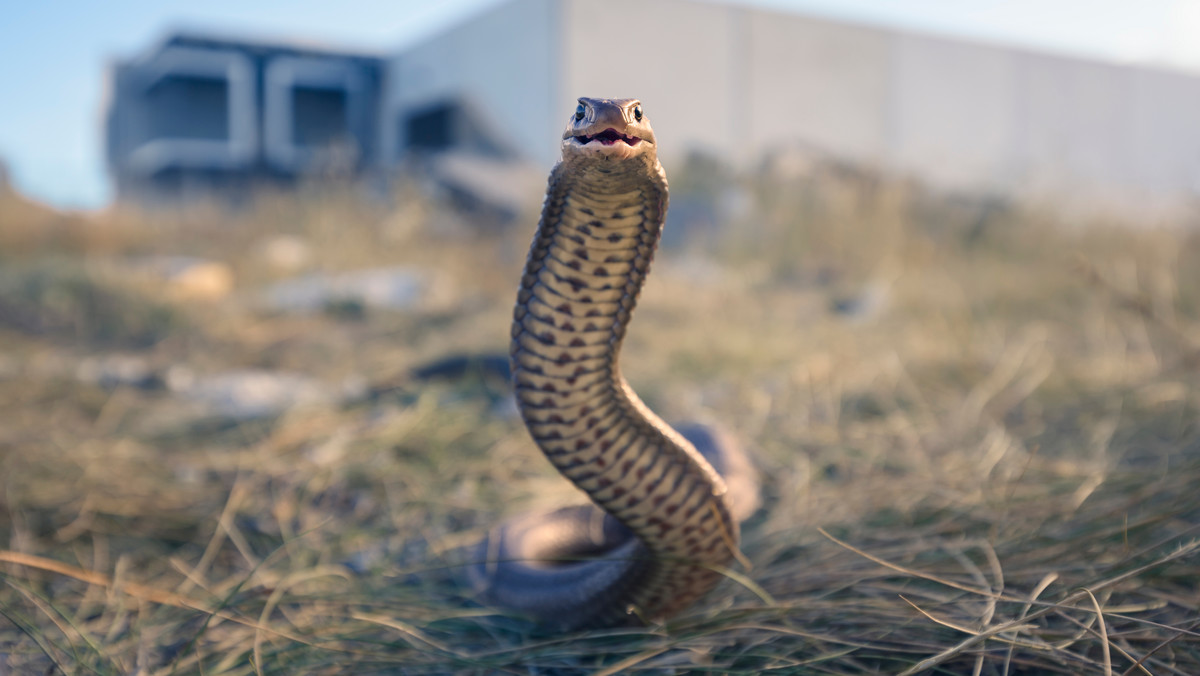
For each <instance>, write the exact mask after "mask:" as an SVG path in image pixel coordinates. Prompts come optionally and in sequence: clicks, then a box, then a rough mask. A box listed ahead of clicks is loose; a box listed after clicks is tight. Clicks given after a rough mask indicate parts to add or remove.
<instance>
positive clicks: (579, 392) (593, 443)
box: [472, 98, 757, 627]
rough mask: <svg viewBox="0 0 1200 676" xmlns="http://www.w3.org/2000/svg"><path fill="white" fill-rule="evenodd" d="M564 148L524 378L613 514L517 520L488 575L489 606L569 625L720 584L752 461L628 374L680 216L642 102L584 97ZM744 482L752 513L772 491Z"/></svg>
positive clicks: (523, 302)
mask: <svg viewBox="0 0 1200 676" xmlns="http://www.w3.org/2000/svg"><path fill="white" fill-rule="evenodd" d="M562 153H563V155H562V161H560V162H559V163H558V164H557V165H555V167H554V169H553V171H552V172H551V174H550V180H549V187H548V190H547V193H546V200H545V203H544V205H543V209H542V217H541V221H540V222H539V224H538V229H537V233H536V235H535V236H534V240H533V244H532V246H531V248H530V252H529V258H528V260H527V263H526V266H525V271H524V275H523V276H522V278H521V286H520V290H519V292H518V296H517V304H516V308H515V310H514V314H513V329H512V353H511V359H512V366H513V379H514V384H515V388H516V397H517V402H518V406H519V408H520V411H521V415H522V417H523V418H524V420H525V424H526V425H527V427H528V428H529V431H530V433H531V434H532V436H533V438H534V440H535V441H536V442H537V444H538V446H539V447H540V448H541V450H542V452H543V453H545V455H546V457H547V458H549V459H550V461H551V462H552V463H553V464H554V466H555V467H556V468H558V470H559V471H560V472H561V473H562V474H563V475H564V476H566V477H567V478H569V479H570V480H571V481H573V482H574V483H575V484H576V485H577V486H578V487H579V488H581V489H583V490H584V491H585V492H586V493H587V494H588V495H589V496H590V497H591V499H592V500H593V502H595V504H596V505H598V506H599V507H600V508H601V509H602V510H603V512H600V511H598V510H596V509H595V508H593V507H590V506H586V507H578V508H568V509H565V510H559V511H557V512H554V513H553V514H549V515H537V516H532V517H526V518H524V519H518V520H516V521H514V522H511V523H509V524H507V525H505V526H502V527H501V528H499V529H497V530H496V531H495V532H493V533H492V534H491V535H490V536H489V538H488V540H487V542H485V543H484V545H483V546H482V548H483V551H484V552H485V553H486V556H484V557H482V558H483V559H484V560H483V561H482V562H480V563H479V564H478V565H476V566H474V568H473V569H472V578H473V580H474V582H475V584H476V586H477V587H478V588H479V589H480V590H481V591H482V592H483V594H484V596H485V599H486V600H488V601H489V602H491V603H494V604H496V605H500V606H505V607H509V608H513V609H516V610H519V611H523V612H525V613H527V614H530V615H533V616H535V617H537V618H539V619H541V620H542V621H544V622H548V623H551V624H556V625H558V626H561V627H579V626H597V625H610V624H617V623H622V622H628V621H630V619H629V618H631V617H636V616H640V617H642V618H643V619H647V620H653V619H660V618H663V617H666V616H669V615H670V614H672V613H674V612H677V611H679V610H681V609H683V608H684V607H686V606H688V605H689V604H691V603H692V602H693V601H694V600H695V599H696V598H698V597H699V596H700V595H702V594H704V593H705V592H707V591H708V590H709V589H710V588H712V587H713V585H715V584H716V583H717V582H718V581H719V579H720V577H721V574H720V572H719V569H720V568H721V567H724V566H726V565H727V564H728V563H729V561H730V560H731V559H732V558H733V557H734V556H735V554H736V552H737V547H738V521H737V519H736V518H735V513H734V511H733V508H732V507H733V506H732V503H731V501H730V499H729V497H728V496H727V492H726V483H725V481H724V480H723V479H722V476H721V474H719V473H718V470H721V471H722V472H731V473H737V474H739V475H744V474H747V473H748V472H749V466H748V463H746V462H745V461H744V459H743V458H742V457H741V455H740V453H739V452H737V451H736V450H735V449H733V447H732V446H731V445H729V444H727V443H724V441H723V438H722V437H721V436H720V435H719V434H717V433H715V432H713V431H711V430H709V429H707V428H703V427H693V428H687V429H686V430H685V432H687V437H690V439H689V438H685V436H684V435H683V434H680V432H677V431H676V430H674V429H672V428H671V427H670V426H668V425H667V424H666V423H664V422H663V421H662V420H661V419H659V418H658V416H656V415H655V414H654V413H653V412H651V411H650V410H649V409H648V408H647V407H646V406H645V405H644V404H643V403H642V402H641V400H639V399H638V397H637V395H636V394H634V392H633V390H631V389H630V388H629V386H628V385H627V384H626V382H625V379H624V378H623V377H622V375H621V371H620V366H619V364H618V356H619V354H620V349H621V344H622V341H623V339H624V337H625V330H626V327H627V325H628V324H629V320H630V316H631V314H632V312H633V309H634V306H635V305H636V303H637V298H638V294H639V293H640V291H641V288H642V285H643V283H644V281H645V279H646V275H647V273H648V272H649V269H650V262H651V259H652V258H653V255H654V250H655V247H656V246H657V243H658V240H659V236H660V234H661V231H662V226H663V220H664V218H665V216H666V211H667V180H666V175H665V174H664V172H663V169H662V165H660V164H659V162H658V159H657V146H656V145H655V138H654V132H653V131H652V130H651V128H650V125H649V121H648V120H647V119H646V118H645V116H644V114H643V113H642V109H641V104H640V103H639V102H638V101H636V100H632V99H620V100H611V99H589V98H583V99H580V100H579V106H578V108H577V109H576V111H575V114H574V115H573V116H572V118H571V120H570V121H569V122H568V125H567V129H566V131H565V132H564V134H563V142H562ZM697 447H699V450H697ZM706 456H707V458H708V459H706ZM714 464H715V465H717V467H716V468H714V466H713V465H714ZM738 482H739V485H747V486H749V488H748V489H746V490H744V491H743V492H746V493H748V495H746V496H742V497H740V498H735V502H736V503H737V507H738V510H737V512H738V514H740V515H742V516H744V515H745V513H746V512H747V510H752V509H753V507H754V505H755V504H756V502H757V490H756V488H753V486H754V484H753V482H752V481H744V480H742V479H740V478H739V479H738ZM580 559H586V560H580Z"/></svg>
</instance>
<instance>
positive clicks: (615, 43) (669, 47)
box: [555, 0, 745, 164]
mask: <svg viewBox="0 0 1200 676" xmlns="http://www.w3.org/2000/svg"><path fill="white" fill-rule="evenodd" d="M739 13H740V12H739V11H738V10H735V9H732V8H729V7H724V6H720V5H708V4H698V3H693V2H684V1H681V0H656V1H654V2H646V1H644V0H605V1H604V2H596V1H595V0H566V1H565V2H563V15H562V21H563V32H562V35H563V45H562V46H563V52H562V54H563V61H562V65H563V71H562V73H563V78H562V82H563V86H562V95H561V97H560V98H559V99H558V107H559V111H560V113H561V114H560V115H559V117H560V118H561V119H560V121H559V123H558V124H557V125H556V126H555V129H556V130H559V129H561V128H562V127H563V126H565V124H566V121H567V117H568V115H569V114H570V112H571V111H573V110H574V109H575V99H576V98H577V97H580V96H593V97H606V98H637V99H641V101H642V103H643V105H644V108H645V110H646V114H647V115H648V116H649V117H650V122H651V124H652V125H653V126H654V135H655V137H656V138H657V139H658V144H659V147H660V148H661V149H662V153H661V154H662V159H663V162H664V164H669V163H670V162H671V161H673V160H677V159H678V158H680V157H681V156H682V155H683V153H684V151H685V149H688V148H700V149H705V150H710V151H713V152H721V153H724V152H727V151H728V150H729V148H730V145H731V140H732V139H735V138H737V136H738V126H739V125H740V124H741V120H740V117H738V116H735V109H736V108H737V107H736V106H735V105H734V104H735V100H736V99H735V96H734V94H735V93H736V92H737V91H738V83H737V80H738V79H739V78H744V77H745V74H744V71H743V70H742V69H741V68H738V61H737V60H735V59H734V58H732V53H733V48H734V44H735V39H736V38H737V31H736V25H735V24H734V23H733V22H732V21H731V19H733V18H734V17H736V16H737V15H738V14H739Z"/></svg>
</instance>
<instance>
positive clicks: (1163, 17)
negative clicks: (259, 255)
mask: <svg viewBox="0 0 1200 676" xmlns="http://www.w3.org/2000/svg"><path fill="white" fill-rule="evenodd" d="M502 1H503V0H440V1H438V2H433V1H430V0H341V1H340V2H337V3H332V2H328V0H286V1H285V0H206V1H205V2H204V3H203V4H201V3H198V2H194V1H193V2H182V1H179V0H107V1H106V2H95V1H94V0H46V1H45V2H25V3H19V2H10V3H6V6H5V7H4V8H3V9H0V57H2V58H0V161H3V162H4V163H5V164H6V165H7V168H8V170H9V174H10V177H11V179H12V181H13V183H14V184H15V186H16V187H17V189H18V190H20V191H21V192H23V193H24V194H26V195H28V196H30V197H32V198H34V199H37V200H39V201H43V202H46V203H49V204H52V205H54V206H57V207H60V208H67V209H90V208H98V207H102V206H104V205H105V204H106V203H107V202H108V201H109V199H111V196H112V189H111V186H110V185H109V182H108V179H107V178H106V176H105V173H104V161H103V137H102V131H101V119H102V112H103V104H104V69H105V67H106V64H107V63H109V62H110V61H111V60H112V59H114V58H121V57H128V56H131V55H135V54H137V53H139V52H141V51H142V50H144V49H146V48H147V47H149V46H150V45H151V44H153V43H154V42H155V41H156V40H158V39H159V38H161V37H162V36H163V35H165V34H166V33H167V32H168V31H170V30H172V29H175V28H193V29H196V28H199V29H215V30H221V31H231V32H236V33H238V34H245V35H252V36H266V37H280V38H287V39H300V40H303V41H306V42H312V43H317V44H326V45H331V46H335V47H344V48H350V49H355V50H372V51H381V52H385V53H386V52H391V51H395V50H399V49H401V48H403V47H404V46H405V45H407V44H412V43H414V42H418V41H420V40H422V39H424V38H426V37H428V36H432V35H434V34H436V33H437V32H438V31H439V30H442V29H444V28H446V27H447V26H450V25H452V24H454V23H456V22H457V21H460V20H462V19H464V18H466V17H469V16H471V15H473V14H475V13H478V12H479V11H481V10H482V9H484V8H486V7H489V6H492V5H495V4H498V3H499V2H502ZM597 1H599V0H597ZM649 1H654V0H649ZM730 1H731V2H734V3H736V4H740V5H747V6H757V7H766V8H771V9H777V10H782V11H794V12H800V13H806V14H811V15H816V16H824V17H830V18H835V19H846V20H851V21H857V22H862V23H869V24H875V25H880V26H890V27H898V28H906V29H913V30H919V31H924V32H931V33H937V34H942V35H950V36H958V37H963V38H967V39H978V40H984V41H987V42H992V43H999V44H1010V45H1018V46H1024V47H1032V48H1035V49H1041V50H1046V51H1051V52H1057V53H1065V54H1073V55H1077V56H1083V57H1088V58H1096V59H1102V60H1107V61H1116V62H1121V63H1142V64H1153V65H1158V66H1165V67H1170V68H1177V69H1184V70H1188V71H1193V72H1195V73H1196V74H1197V75H1200V0H903V1H901V0H730Z"/></svg>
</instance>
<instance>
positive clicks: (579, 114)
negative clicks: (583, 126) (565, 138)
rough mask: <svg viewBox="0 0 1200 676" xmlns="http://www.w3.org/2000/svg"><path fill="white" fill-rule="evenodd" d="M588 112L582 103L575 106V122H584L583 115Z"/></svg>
mask: <svg viewBox="0 0 1200 676" xmlns="http://www.w3.org/2000/svg"><path fill="white" fill-rule="evenodd" d="M586 112H587V109H586V108H584V107H583V104H582V103H581V104H579V105H577V106H575V121H576V122H578V121H580V120H582V119H583V114H584V113H586Z"/></svg>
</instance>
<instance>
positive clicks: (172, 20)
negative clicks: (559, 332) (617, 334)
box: [0, 0, 1200, 676]
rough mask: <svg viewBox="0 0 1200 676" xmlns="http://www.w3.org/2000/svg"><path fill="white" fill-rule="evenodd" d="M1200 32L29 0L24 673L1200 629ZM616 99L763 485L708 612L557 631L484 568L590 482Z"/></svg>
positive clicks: (677, 397) (644, 392)
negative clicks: (525, 517)
mask: <svg viewBox="0 0 1200 676" xmlns="http://www.w3.org/2000/svg"><path fill="white" fill-rule="evenodd" d="M1196 35H1200V0H1144V1H1143V2H1139V3H1130V2H1122V1H1117V0H1112V1H1109V0H1104V1H1098V0H1018V1H1009V2H999V1H996V2H991V1H985V0H970V1H968V0H914V1H911V2H905V3H896V2H887V1H885V0H842V1H839V2H833V1H831V0H830V1H824V0H793V1H787V0H760V1H758V2H751V1H748V0H739V1H737V2H710V1H705V2H691V1H684V0H656V1H653V2H635V1H633V0H608V1H606V2H602V3H601V2H591V1H589V2H584V1H583V0H458V1H448V2H441V3H424V2H416V1H410V0H392V1H390V2H387V3H382V2H375V1H371V0H351V1H347V2H342V3H336V7H335V6H334V4H333V3H316V2H300V3H297V2H288V3H284V2H253V3H251V2H228V1H225V0H213V1H212V2H208V3H205V4H204V5H203V6H200V5H193V4H184V3H167V2H158V3H151V2H110V3H106V4H104V5H100V4H87V3H81V2H58V3H50V4H42V5H36V4H25V5H22V6H13V7H6V8H5V9H4V10H0V45H2V49H3V53H4V55H5V57H6V58H5V59H3V60H0V91H2V92H4V93H3V95H2V96H3V98H2V99H0V158H3V166H4V169H3V171H0V580H2V581H3V582H4V583H5V585H4V586H2V587H0V676H7V674H9V673H13V674H16V673H51V672H53V670H54V669H55V668H57V669H58V670H60V671H63V672H66V673H73V672H74V671H75V669H74V667H73V665H83V666H84V667H86V669H88V670H91V671H93V672H96V673H105V674H107V673H112V674H125V673H135V672H136V673H164V674H165V673H179V672H181V671H184V672H189V673H190V671H196V670H202V671H203V672H204V673H238V674H250V673H266V672H269V673H348V671H349V670H352V671H353V672H354V673H395V672H397V671H400V670H403V673H450V672H456V673H465V672H475V673H495V672H498V671H505V670H507V671H511V672H516V673H527V672H530V671H539V670H540V671H541V672H543V673H575V672H576V671H581V670H582V671H587V670H593V671H594V670H597V669H610V670H612V671H616V670H618V668H626V669H632V668H634V667H636V668H639V669H646V670H650V671H654V672H655V673H663V672H664V671H671V670H677V669H679V668H680V666H679V665H694V664H700V663H703V664H705V665H706V666H707V667H708V668H710V669H711V670H713V671H715V672H727V671H728V672H739V671H740V673H760V672H761V671H764V670H766V669H769V668H779V669H782V670H785V671H787V670H789V669H791V670H796V669H801V667H798V666H797V665H810V664H821V665H824V668H826V669H827V673H861V672H863V671H869V670H871V669H875V670H876V671H884V672H888V673H892V672H895V671H900V670H902V669H903V668H905V667H907V666H911V665H913V664H916V663H918V662H919V661H920V660H923V659H926V658H928V659H931V660H934V661H935V662H936V663H937V664H942V665H945V668H946V669H947V670H948V672H950V673H967V672H973V673H986V674H1001V673H1015V672H1014V671H1012V670H1011V669H1010V666H1013V665H1020V666H1021V667H1022V668H1025V669H1027V670H1028V671H1026V672H1025V673H1080V672H1086V671H1096V672H1100V671H1102V670H1103V669H1104V668H1106V666H1105V665H1106V664H1108V663H1112V666H1114V667H1115V666H1117V665H1116V663H1117V662H1120V663H1121V665H1120V668H1121V669H1122V670H1124V669H1130V670H1136V669H1139V668H1141V669H1143V670H1148V671H1152V673H1200V649H1198V648H1197V646H1200V642H1197V641H1194V640H1192V641H1189V640H1177V639H1179V638H1180V637H1181V636H1182V637H1194V636H1195V628H1196V626H1197V623H1200V616H1197V614H1196V613H1197V608H1200V598H1198V597H1197V589H1196V584H1195V581H1196V580H1197V579H1200V560H1197V557H1196V554H1195V552H1196V550H1197V545H1196V544H1195V538H1196V536H1197V531H1198V529H1200V492H1198V491H1196V490H1195V478H1196V477H1197V476H1198V475H1200V426H1198V424H1197V421H1198V420H1200V387H1198V386H1197V383H1200V378H1197V371H1198V369H1200V200H1198V198H1200V123H1198V122H1197V121H1198V120H1200V40H1197V39H1195V36H1196ZM578 96H612V97H637V98H640V99H641V100H642V101H643V103H644V108H645V110H646V113H647V115H648V116H649V117H650V119H651V120H652V122H653V125H654V127H655V130H656V134H657V137H658V141H659V145H660V156H661V158H662V161H663V164H664V165H665V167H666V170H667V173H668V177H669V180H670V184H671V207H670V211H669V214H668V224H667V228H666V231H665V234H664V239H663V243H662V247H661V249H660V251H659V253H658V255H657V257H656V259H655V264H654V271H653V273H652V274H651V275H650V278H649V280H648V282H647V286H646V289H645V291H644V294H643V296H642V298H641V300H640V301H639V309H638V313H637V316H636V318H635V320H634V321H633V324H632V326H631V329H630V332H629V335H628V338H627V340H626V342H625V345H624V353H623V371H624V373H625V374H626V376H627V377H628V378H629V380H630V382H631V384H632V385H633V387H634V389H636V390H637V391H638V392H639V394H640V395H641V396H642V398H643V399H644V400H645V401H646V402H647V403H648V404H649V405H650V406H651V408H653V409H654V410H655V411H658V412H660V413H661V414H662V415H663V417H664V418H666V419H668V420H692V419H701V420H716V421H720V422H722V423H723V424H724V425H725V426H727V427H728V428H729V429H730V430H731V431H732V433H733V434H734V435H735V436H736V437H737V438H739V439H740V440H742V441H743V442H744V443H745V444H746V445H747V446H748V447H749V448H750V450H751V454H752V456H753V457H754V458H755V462H756V463H757V465H758V466H759V468H760V469H761V470H762V473H763V476H764V484H765V487H764V494H765V503H764V504H765V508H764V510H762V511H761V512H760V513H759V514H758V515H756V516H755V517H754V518H753V519H751V520H750V521H749V522H748V523H747V524H746V526H745V528H744V542H743V549H744V552H745V553H746V555H747V557H748V558H749V560H751V561H752V562H754V566H755V567H754V569H753V570H752V571H748V572H747V575H748V577H747V578H745V579H743V581H742V582H741V583H739V584H733V583H732V582H731V583H728V584H725V585H724V586H723V587H722V590H723V591H721V592H720V593H717V594H714V595H711V596H710V598H708V599H707V600H706V601H705V602H704V603H702V604H700V605H699V606H697V608H696V609H693V610H692V611H689V613H688V614H685V615H684V616H683V617H682V619H680V620H678V624H675V625H673V627H674V629H673V630H672V631H669V632H658V631H647V632H644V633H640V632H632V631H631V632H629V633H627V634H622V635H621V636H620V638H621V640H620V641H617V642H614V641H611V640H608V639H611V638H612V637H611V636H608V637H606V636H605V635H597V636H580V637H578V638H577V639H572V640H571V641H567V642H553V641H550V642H538V641H532V642H531V641H530V640H529V637H528V628H527V627H525V628H521V627H520V625H514V624H512V623H510V622H508V621H507V620H506V618H502V617H499V616H497V615H495V614H494V613H491V612H490V611H488V610H486V609H483V608H480V607H479V605H478V604H477V603H475V601H474V599H473V596H472V593H471V591H470V589H469V588H467V587H466V586H465V585H464V584H463V583H462V580H461V579H460V576H458V574H457V571H458V570H459V566H460V565H461V564H462V562H463V560H464V556H465V554H464V552H469V551H470V547H471V546H472V545H473V544H474V543H476V542H478V541H479V539H480V538H481V537H482V535H483V533H484V532H485V531H486V529H487V528H489V527H491V526H493V525H495V524H496V523H497V522H498V521H499V520H500V519H502V518H503V517H504V515H506V514H510V513H515V512H519V511H523V510H527V509H533V508H541V507H553V506H558V505H562V504H568V503H572V502H577V501H579V500H580V499H581V498H580V496H579V495H578V492H577V491H576V490H575V489H574V488H573V487H572V486H571V485H570V484H569V483H568V482H566V481H564V480H563V479H562V478H561V477H559V476H558V475H557V474H555V473H554V471H553V470H552V469H551V468H550V466H549V463H546V462H544V461H543V460H542V459H541V458H540V457H539V455H538V453H537V451H536V449H534V448H533V446H532V443H531V441H530V440H529V437H528V434H527V432H526V431H525V429H524V427H523V425H522V424H521V422H520V420H519V418H517V416H516V415H515V406H514V404H513V402H512V397H511V391H510V388H509V385H508V375H509V374H508V362H507V351H508V336H509V322H510V321H511V312H512V303H513V300H514V295H515V285H516V281H517V279H518V277H519V274H520V269H521V266H522V264H523V262H524V258H525V254H526V251H527V248H528V245H529V241H530V237H531V234H532V231H533V228H534V227H535V224H536V222H537V218H538V213H539V209H540V204H541V200H542V196H543V194H544V190H545V180H546V174H547V172H548V171H549V169H550V167H551V166H552V165H553V163H554V161H555V159H556V157H557V148H558V143H559V137H560V134H561V129H562V127H563V125H564V124H565V122H566V120H567V118H568V116H569V115H570V114H571V113H572V111H573V110H574V105H575V98H576V97H578ZM820 529H824V530H820ZM834 537H837V538H839V539H840V540H841V541H839V540H835V539H834ZM842 542H849V543H853V544H852V546H853V547H860V548H861V549H852V548H850V547H847V546H843V544H842ZM865 550H869V551H870V552H871V553H872V555H873V556H876V557H880V558H879V560H886V561H888V562H890V563H891V564H892V565H891V567H887V566H883V565H881V564H880V563H879V560H872V559H868V558H866V557H865V556H863V555H862V553H863V551H865ZM1082 587H1087V588H1088V589H1089V590H1091V591H1092V592H1093V593H1094V594H1095V596H1094V597H1093V598H1092V599H1090V600H1089V601H1088V603H1086V604H1082V605H1081V604H1080V603H1078V601H1079V598H1080V597H1079V596H1078V594H1077V593H1076V590H1078V589H1079V588H1082ZM901 592H902V593H903V594H904V596H903V597H900V595H899V594H900V593H901ZM1073 594H1074V596H1072V595H1073ZM1037 598H1041V599H1049V600H1052V601H1056V602H1059V605H1057V606H1055V607H1054V608H1053V612H1049V611H1048V610H1047V611H1046V612H1044V613H1043V614H1041V615H1037V616H1036V617H1033V615H1031V614H1030V613H1036V612H1042V611H1037V610H1031V608H1037V606H1035V605H1033V603H1034V602H1033V599H1037ZM1093 604H1094V605H1093ZM914 606H917V607H919V608H920V609H921V610H920V611H919V612H918V611H917V610H916V609H915V608H914ZM1101 607H1103V608H1104V609H1105V610H1103V611H1102V610H1100V608H1101ZM848 608H849V609H851V611H850V612H848V611H847V609H848ZM1108 609H1112V610H1111V611H1109V610H1108ZM1042 610H1046V609H1045V608H1043V609H1042ZM923 613H928V614H923ZM1102 613H1103V617H1104V619H1105V622H1106V624H1104V625H1101V626H1100V627H1099V629H1096V624H1095V622H1096V618H1097V617H1099V616H1100V615H1101V614H1102ZM934 617H936V618H938V619H937V620H936V621H935V620H933V619H932V618H934ZM254 618H257V619H254ZM1006 622H1011V623H1013V625H1012V626H1013V627H1016V628H1015V629H1006V630H1005V632H998V633H995V634H989V636H993V635H994V636H1000V638H999V639H988V640H983V639H980V640H979V642H978V643H977V644H974V645H975V647H974V648H972V649H971V650H966V649H955V648H954V646H956V645H957V644H958V642H959V641H961V640H962V639H963V638H964V636H965V635H966V634H967V633H970V632H972V631H979V632H986V631H992V630H995V628H996V627H997V626H999V625H1001V624H1003V623H1006ZM964 627H965V628H968V629H964ZM1105 627H1107V629H1105ZM1106 631H1107V633H1105V632H1106ZM1189 632H1190V633H1189ZM935 655H940V656H939V657H937V658H936V659H935V658H934V657H931V656H935ZM1122 660H1124V661H1123V662H1121V661H1122ZM655 670H657V671H655Z"/></svg>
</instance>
